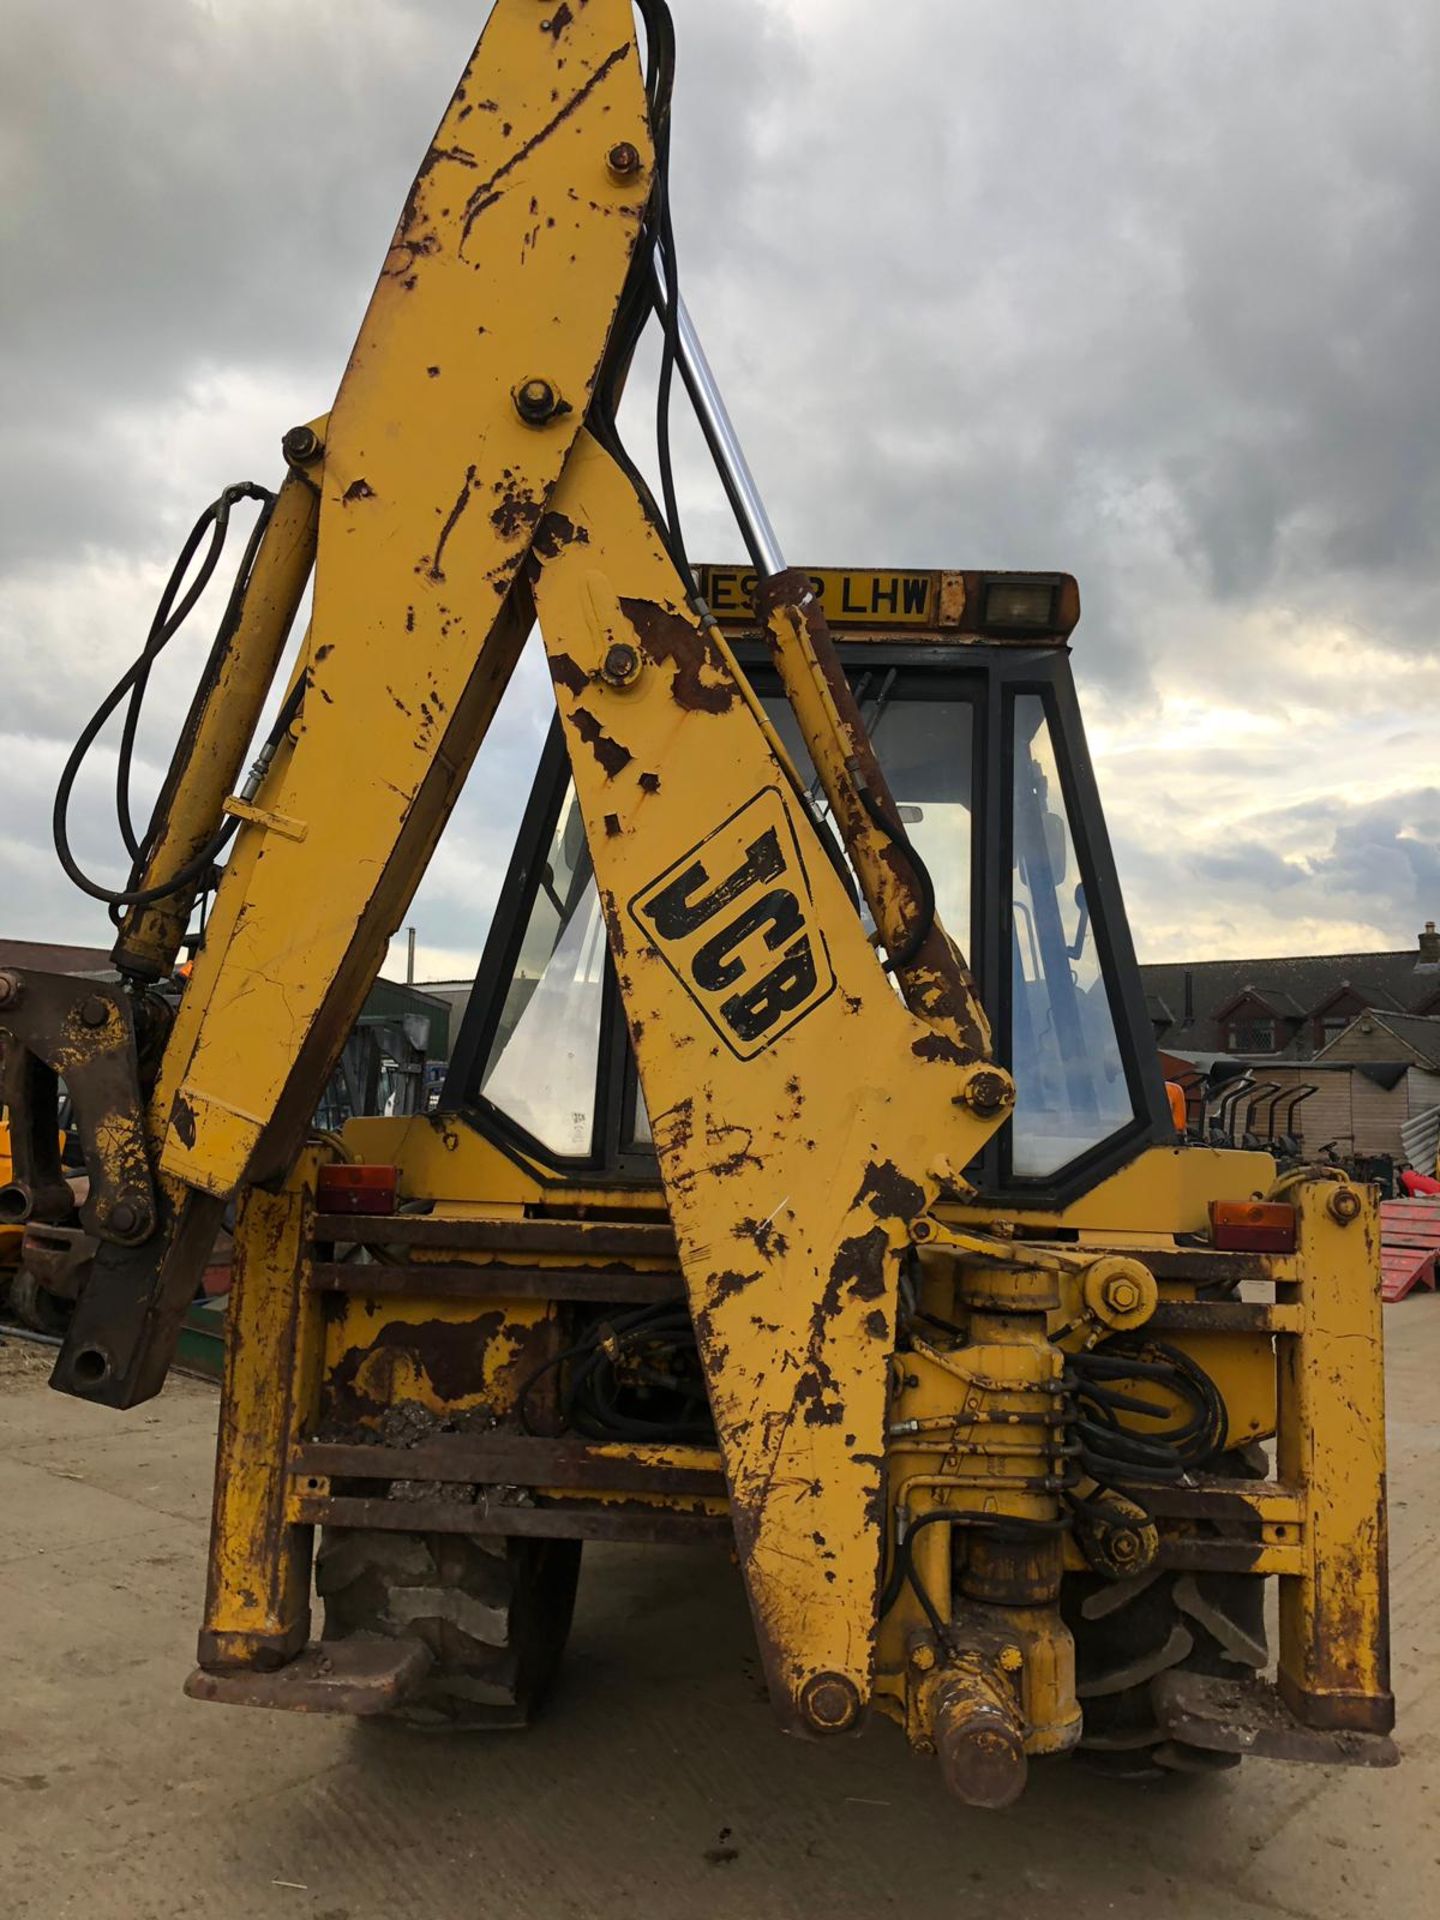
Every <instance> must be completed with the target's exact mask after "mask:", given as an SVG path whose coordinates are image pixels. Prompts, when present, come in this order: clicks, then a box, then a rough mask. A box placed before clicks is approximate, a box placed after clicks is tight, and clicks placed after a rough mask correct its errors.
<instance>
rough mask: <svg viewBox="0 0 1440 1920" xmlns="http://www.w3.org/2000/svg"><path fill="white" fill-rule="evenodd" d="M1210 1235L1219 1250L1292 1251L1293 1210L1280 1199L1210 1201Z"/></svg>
mask: <svg viewBox="0 0 1440 1920" xmlns="http://www.w3.org/2000/svg"><path fill="white" fill-rule="evenodd" d="M1210 1235H1211V1238H1212V1239H1213V1240H1214V1242H1215V1245H1216V1246H1217V1247H1218V1248H1220V1250H1221V1251H1222V1252H1223V1253H1293V1252H1294V1251H1295V1209H1294V1207H1291V1206H1287V1205H1285V1203H1284V1202H1283V1201H1280V1200H1212V1201H1211V1202H1210Z"/></svg>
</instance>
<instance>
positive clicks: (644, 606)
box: [620, 599, 739, 713]
mask: <svg viewBox="0 0 1440 1920" xmlns="http://www.w3.org/2000/svg"><path fill="white" fill-rule="evenodd" d="M620 611H621V612H622V613H623V614H624V615H625V618H626V619H627V620H628V621H629V622H630V625H631V626H632V627H633V628H634V630H635V633H636V635H637V637H638V638H639V641H640V644H641V646H642V647H643V649H644V651H645V653H646V656H647V657H648V658H649V659H650V661H651V662H652V663H653V664H654V665H656V666H660V665H662V664H666V663H668V664H669V665H671V666H673V667H674V669H675V676H674V679H673V681H672V682H671V688H670V691H671V694H672V696H673V697H674V700H675V704H676V706H677V707H683V708H684V709H685V710H686V712H687V713H728V712H729V710H730V708H731V707H732V706H734V704H735V701H736V699H737V698H738V696H739V689H738V688H737V687H736V685H735V681H734V679H733V678H732V676H731V673H730V670H729V668H728V667H727V666H726V664H725V660H724V656H723V655H722V654H721V652H720V650H719V648H718V647H717V646H716V645H715V643H714V642H713V641H712V640H710V639H709V638H708V637H707V636H706V635H705V634H704V633H702V632H701V631H700V630H699V628H697V627H695V626H692V624H691V623H690V621H689V620H687V619H686V618H685V617H684V616H683V614H678V613H672V612H671V611H670V610H669V608H668V607H662V606H659V605H657V603H656V602H655V601H653V600H629V599H622V600H621V602H620Z"/></svg>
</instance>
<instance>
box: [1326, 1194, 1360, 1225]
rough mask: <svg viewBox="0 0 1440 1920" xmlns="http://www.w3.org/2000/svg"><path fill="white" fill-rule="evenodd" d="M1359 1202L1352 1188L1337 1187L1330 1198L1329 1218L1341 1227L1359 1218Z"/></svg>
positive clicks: (1357, 1195)
mask: <svg viewBox="0 0 1440 1920" xmlns="http://www.w3.org/2000/svg"><path fill="white" fill-rule="evenodd" d="M1360 1207H1361V1200H1360V1196H1359V1194H1358V1193H1356V1191H1355V1189H1354V1188H1353V1187H1337V1188H1336V1189H1335V1191H1334V1193H1332V1194H1331V1196H1330V1218H1331V1219H1332V1220H1337V1221H1338V1222H1339V1223H1340V1225H1341V1226H1342V1227H1348V1226H1349V1224H1350V1222H1351V1221H1352V1220H1358V1219H1359V1218H1360Z"/></svg>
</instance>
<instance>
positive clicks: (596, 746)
mask: <svg viewBox="0 0 1440 1920" xmlns="http://www.w3.org/2000/svg"><path fill="white" fill-rule="evenodd" d="M570 721H571V724H572V726H573V727H574V729H575V731H576V733H578V734H579V736H580V738H581V739H582V740H583V741H584V742H585V744H586V746H587V747H589V749H590V751H591V752H592V753H593V754H594V756H595V758H596V759H597V760H598V761H599V762H600V765H601V767H602V769H603V770H604V773H605V777H606V779H607V780H613V779H614V778H615V776H616V774H617V773H620V772H621V771H622V770H623V769H624V768H626V767H628V766H629V764H630V762H631V760H632V759H634V757H635V756H634V755H633V754H632V753H631V751H630V749H629V748H628V747H622V746H621V744H620V742H619V741H618V740H612V739H611V738H610V736H609V734H608V733H606V731H605V729H604V728H603V727H602V726H601V724H600V722H599V721H598V720H597V719H596V718H595V716H594V714H593V713H591V711H590V709H589V708H588V707H576V709H575V711H574V712H573V713H572V714H571V716H570Z"/></svg>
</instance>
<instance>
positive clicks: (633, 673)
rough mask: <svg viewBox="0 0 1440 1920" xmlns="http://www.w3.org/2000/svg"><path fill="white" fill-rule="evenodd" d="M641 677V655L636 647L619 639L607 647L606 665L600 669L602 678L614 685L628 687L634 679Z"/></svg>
mask: <svg viewBox="0 0 1440 1920" xmlns="http://www.w3.org/2000/svg"><path fill="white" fill-rule="evenodd" d="M639 677H640V655H639V654H638V653H637V652H636V650H635V648H634V647H629V646H626V645H625V643H624V641H623V640H622V641H617V642H616V643H615V645H614V646H613V647H610V648H608V649H607V651H606V654H605V661H604V665H603V666H602V667H601V669H600V678H601V679H602V680H604V681H605V682H606V683H607V684H608V685H610V686H612V687H628V686H629V685H630V683H631V681H632V680H638V679H639Z"/></svg>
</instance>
